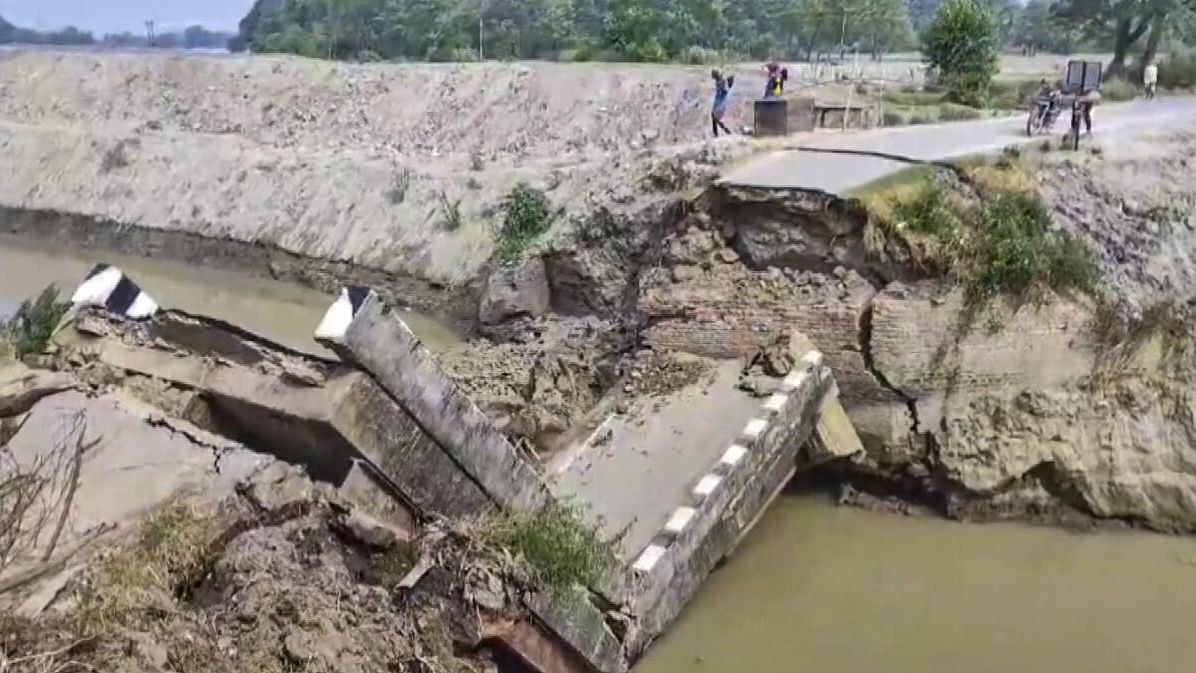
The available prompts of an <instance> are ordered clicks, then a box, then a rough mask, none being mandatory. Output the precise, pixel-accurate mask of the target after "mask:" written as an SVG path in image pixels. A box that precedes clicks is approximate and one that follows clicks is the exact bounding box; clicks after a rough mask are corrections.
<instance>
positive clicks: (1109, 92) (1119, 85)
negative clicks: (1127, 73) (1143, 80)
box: [1100, 77, 1138, 102]
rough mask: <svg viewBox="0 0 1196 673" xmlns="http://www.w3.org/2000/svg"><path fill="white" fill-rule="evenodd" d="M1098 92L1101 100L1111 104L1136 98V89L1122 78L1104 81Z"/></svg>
mask: <svg viewBox="0 0 1196 673" xmlns="http://www.w3.org/2000/svg"><path fill="white" fill-rule="evenodd" d="M1100 92H1101V98H1102V99H1104V100H1107V101H1111V102H1116V101H1123V100H1133V99H1135V98H1137V97H1138V87H1136V86H1134V85H1133V84H1131V83H1130V81H1129V80H1127V79H1125V78H1124V77H1114V78H1112V79H1108V80H1105V82H1104V83H1103V84H1102V85H1101V89H1100Z"/></svg>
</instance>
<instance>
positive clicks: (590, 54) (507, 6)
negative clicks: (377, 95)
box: [234, 0, 915, 63]
mask: <svg viewBox="0 0 1196 673" xmlns="http://www.w3.org/2000/svg"><path fill="white" fill-rule="evenodd" d="M914 45H915V39H914V33H913V30H912V27H911V24H910V19H909V12H908V10H907V7H906V5H905V2H904V0H748V1H739V0H737V1H735V2H729V1H727V0H286V1H285V2H281V1H280V0H258V2H257V3H256V4H255V5H254V7H253V9H251V10H250V13H249V14H248V15H247V16H246V17H245V20H243V21H242V23H241V32H240V36H239V39H238V41H237V43H236V44H235V45H234V47H241V48H249V49H252V50H254V51H280V52H291V53H297V54H302V55H305V56H312V57H323V58H338V59H359V60H371V59H384V60H421V61H424V60H428V61H443V60H477V59H479V58H496V59H528V58H547V59H563V60H627V61H665V60H679V61H686V62H695V63H697V62H706V61H714V60H724V59H726V58H727V57H728V55H737V56H743V57H752V58H765V57H767V56H770V55H771V56H777V57H785V58H802V59H815V58H819V57H822V56H824V55H827V54H831V53H837V54H841V53H844V52H846V51H847V50H849V49H856V48H858V49H861V50H863V51H865V52H867V53H870V54H872V55H875V56H880V55H882V54H884V53H885V52H888V51H892V50H894V49H905V48H911V47H913V46H914Z"/></svg>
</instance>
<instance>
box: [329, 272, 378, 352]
mask: <svg viewBox="0 0 1196 673" xmlns="http://www.w3.org/2000/svg"><path fill="white" fill-rule="evenodd" d="M369 294H370V288H368V287H361V286H360V285H350V286H349V287H346V288H342V289H341V294H340V296H339V297H337V299H336V301H334V302H332V306H329V307H328V310H327V311H326V312H325V313H324V319H323V320H321V321H320V324H319V325H318V326H316V341H319V342H321V343H328V344H339V345H344V342H345V332H347V331H348V330H349V325H351V324H353V317H354V316H356V315H357V312H358V311H360V310H361V305H362V304H364V303H365V299H366V297H368V296H369Z"/></svg>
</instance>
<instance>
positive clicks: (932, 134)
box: [722, 97, 1196, 194]
mask: <svg viewBox="0 0 1196 673" xmlns="http://www.w3.org/2000/svg"><path fill="white" fill-rule="evenodd" d="M1193 119H1196V98H1192V97H1182V98H1181V97H1177V98H1157V99H1155V100H1153V101H1146V100H1138V101H1133V102H1130V103H1118V104H1102V105H1098V106H1097V107H1096V109H1095V111H1093V115H1092V121H1093V135H1094V136H1095V138H1096V139H1097V140H1100V139H1104V140H1108V139H1109V138H1110V137H1117V134H1119V133H1121V132H1123V131H1124V130H1126V129H1128V128H1130V127H1135V130H1138V129H1137V128H1136V127H1141V126H1143V125H1146V126H1154V127H1160V128H1161V127H1164V126H1171V125H1174V124H1175V123H1177V122H1181V123H1182V122H1184V121H1191V120H1193ZM1069 124H1070V115H1069V114H1068V113H1067V111H1064V113H1063V114H1062V115H1060V119H1059V120H1058V121H1057V122H1056V123H1055V128H1054V130H1053V131H1052V135H1051V136H1050V137H1051V138H1053V139H1054V140H1055V141H1056V142H1057V141H1058V139H1059V138H1061V137H1062V134H1063V133H1064V132H1065V131H1066V130H1067V128H1068V126H1069ZM1025 125H1026V117H1025V115H1018V116H1016V117H1002V118H999V119H984V120H979V121H970V122H956V123H951V124H936V125H934V126H905V127H901V128H892V129H878V130H875V131H862V132H859V133H843V134H832V133H822V134H818V135H815V136H813V137H812V139H810V140H809V141H807V142H803V143H800V147H801V148H802V149H796V148H795V149H787V150H781V151H777V152H772V153H770V154H767V155H763V156H760V157H757V158H755V159H752V160H750V161H749V162H747V163H746V164H743V165H741V166H738V167H736V168H733V169H731V171H729V172H728V173H727V174H726V175H725V176H723V178H722V182H723V183H724V184H730V185H738V186H745V187H770V188H800V189H816V190H822V191H825V192H830V193H833V194H839V193H842V192H845V191H847V190H850V189H854V188H856V187H860V186H863V185H866V184H868V183H870V182H873V181H875V180H877V179H879V178H882V177H885V176H886V175H889V174H891V173H894V172H896V171H898V170H901V169H902V168H905V167H907V166H908V165H909V164H908V163H904V162H899V161H893V160H891V159H883V158H879V157H869V156H859V155H850V154H832V153H827V152H819V151H816V150H818V149H823V150H827V149H833V150H859V151H867V152H880V153H883V154H893V155H899V156H903V157H910V158H912V159H918V160H922V161H931V160H945V159H956V158H959V157H964V156H969V155H974V154H986V153H990V152H996V151H999V150H1000V149H1002V148H1004V147H1007V146H1009V145H1015V144H1027V143H1040V142H1042V141H1043V140H1046V139H1047V137H1048V136H1037V137H1035V138H1029V137H1027V136H1026V131H1025ZM1085 140H1086V139H1081V140H1080V145H1081V147H1083V144H1084V142H1085Z"/></svg>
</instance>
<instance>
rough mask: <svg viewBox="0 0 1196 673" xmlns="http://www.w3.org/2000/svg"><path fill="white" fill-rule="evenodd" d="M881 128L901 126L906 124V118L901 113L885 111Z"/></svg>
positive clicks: (881, 119) (881, 120)
mask: <svg viewBox="0 0 1196 673" xmlns="http://www.w3.org/2000/svg"><path fill="white" fill-rule="evenodd" d="M880 123H881V126H901V125H903V124H905V116H903V115H902V114H901V113H900V112H893V111H892V110H885V112H884V114H883V115H881V118H880Z"/></svg>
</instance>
